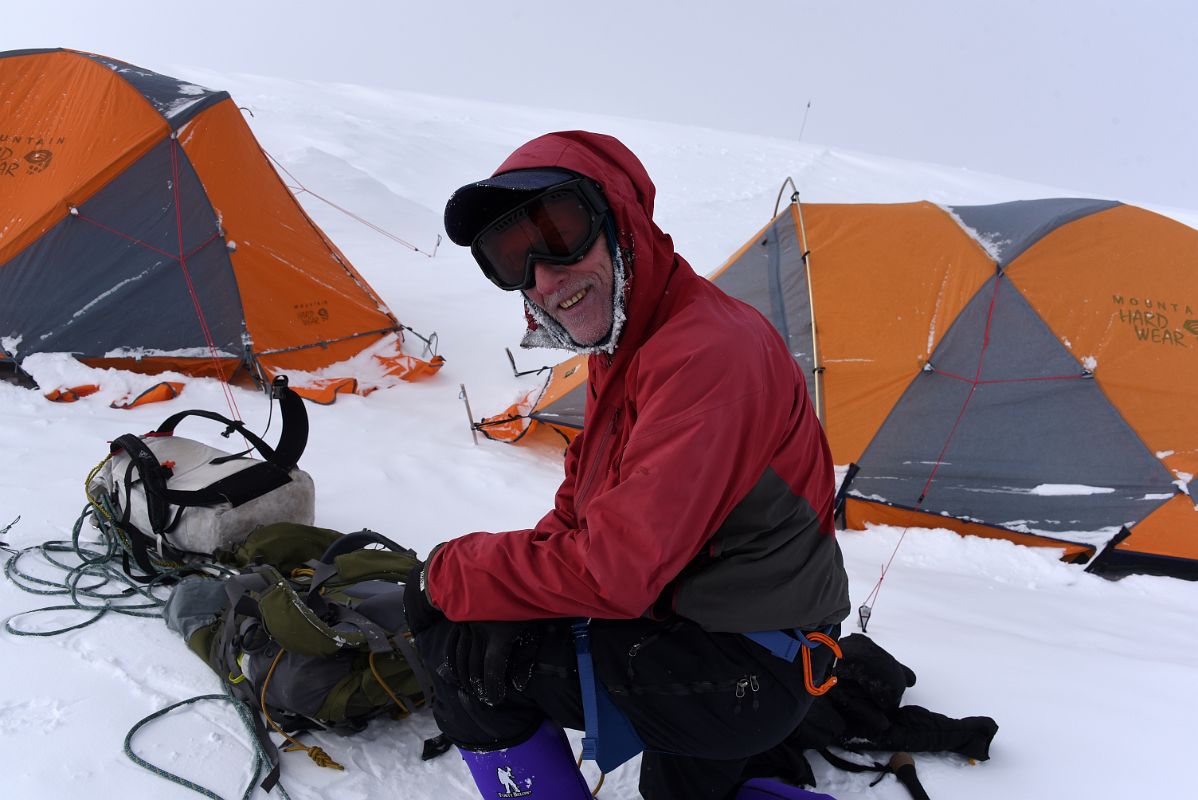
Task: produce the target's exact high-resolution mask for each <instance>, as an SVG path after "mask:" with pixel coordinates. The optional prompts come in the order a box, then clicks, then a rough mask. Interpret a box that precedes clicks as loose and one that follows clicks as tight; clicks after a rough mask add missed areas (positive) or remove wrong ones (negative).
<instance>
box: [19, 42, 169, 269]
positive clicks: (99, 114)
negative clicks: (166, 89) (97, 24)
mask: <svg viewBox="0 0 1198 800" xmlns="http://www.w3.org/2000/svg"><path fill="white" fill-rule="evenodd" d="M0 108H2V109H4V123H3V126H2V127H0V208H2V209H5V214H6V218H4V219H0V264H2V263H4V262H6V261H8V260H9V259H11V258H12V257H13V256H15V255H16V254H17V253H18V252H20V251H21V250H22V249H24V248H25V247H27V246H28V245H29V244H30V243H31V242H33V241H34V240H35V239H37V237H39V236H41V235H42V234H43V233H45V232H46V231H47V230H49V229H50V228H51V227H52V226H53V225H54V224H55V223H57V222H58V221H59V220H61V219H62V218H63V216H65V215H66V214H67V212H68V208H69V207H70V206H72V205H78V204H80V203H82V202H83V201H85V200H87V199H88V198H89V197H91V196H92V195H93V194H95V193H96V191H98V190H99V189H100V188H102V187H103V186H104V185H105V184H107V183H108V182H109V181H110V180H112V179H113V178H114V177H115V176H116V175H118V174H120V172H121V171H123V170H124V169H125V168H126V167H128V166H129V165H130V164H132V163H133V162H134V161H135V160H136V159H137V158H139V157H140V156H142V155H143V154H145V153H146V152H147V151H149V150H150V148H151V147H153V146H154V144H155V143H157V142H159V141H161V140H162V138H163V137H165V136H166V135H168V134H169V132H170V127H169V126H168V125H167V123H166V120H164V119H163V118H162V116H161V115H160V114H158V112H157V111H155V110H154V108H153V107H152V106H151V105H150V104H149V103H148V102H146V99H145V98H144V97H142V96H141V95H140V94H139V93H138V92H137V91H136V90H134V89H133V88H132V87H131V86H130V85H129V84H128V83H126V82H125V81H124V80H123V79H121V78H120V77H119V76H118V75H117V74H116V73H114V72H113V71H112V70H110V69H108V68H106V67H104V66H103V65H102V64H98V63H96V62H95V61H92V60H91V59H90V58H87V57H85V56H82V55H79V54H77V53H71V52H54V53H37V54H32V55H24V56H10V57H7V58H2V59H0Z"/></svg>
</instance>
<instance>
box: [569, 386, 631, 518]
mask: <svg viewBox="0 0 1198 800" xmlns="http://www.w3.org/2000/svg"><path fill="white" fill-rule="evenodd" d="M620 417H621V413H620V409H616V410H615V411H614V412H613V413H612V416H611V418H610V419H609V420H608V423H607V424H606V425H604V426H603V433H602V434H601V435H600V437H599V441H598V442H596V443H595V444H594V446H593V447H592V448H590V453H588V454H587V457H586V459H585V460H586V464H585V465H584V466H583V468H582V470H581V472H580V473H579V474H580V475H581V479H580V482H579V484H578V491H577V492H576V493H575V495H574V506H575V508H576V509H577V510H578V516H579V519H582V518H583V517H584V516H585V514H586V507H587V504H588V503H589V502H590V500H591V497H592V496H593V495H594V494H595V491H596V490H597V489H598V488H600V487H601V486H603V484H604V482H605V479H606V477H607V476H609V475H611V474H612V473H613V472H614V471H615V470H617V469H619V467H620V456H621V453H622V448H620V447H618V446H617V445H618V443H619V440H620Z"/></svg>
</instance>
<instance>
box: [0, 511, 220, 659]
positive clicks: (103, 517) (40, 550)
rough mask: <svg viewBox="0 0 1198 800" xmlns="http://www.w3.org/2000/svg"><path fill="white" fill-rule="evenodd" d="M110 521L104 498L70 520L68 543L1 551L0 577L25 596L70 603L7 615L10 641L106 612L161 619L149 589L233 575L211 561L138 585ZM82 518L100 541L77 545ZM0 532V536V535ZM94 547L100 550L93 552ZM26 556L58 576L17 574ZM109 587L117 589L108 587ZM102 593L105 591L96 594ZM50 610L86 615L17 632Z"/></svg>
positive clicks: (164, 567) (164, 568) (158, 600)
mask: <svg viewBox="0 0 1198 800" xmlns="http://www.w3.org/2000/svg"><path fill="white" fill-rule="evenodd" d="M115 516H116V515H115V514H114V512H113V510H112V506H111V504H110V503H109V501H108V498H107V497H106V496H105V497H102V498H101V499H100V502H99V503H89V505H88V506H86V507H85V508H84V509H83V512H82V513H81V514H80V515H79V517H78V519H76V520H75V525H74V527H73V528H72V530H71V539H70V541H62V540H53V541H48V542H43V543H41V544H38V545H33V546H31V547H26V548H24V549H22V550H13V549H11V548H7V547H6V548H5V549H6V550H7V551H8V553H9V554H10V555H9V557H8V559H7V560H6V561H5V562H4V575H5V577H6V578H8V579H9V581H11V582H12V584H13V585H14V586H16V587H17V588H18V589H21V590H22V591H25V592H28V593H30V594H37V595H44V596H61V595H66V596H67V598H68V600H69V601H70V604H69V605H53V606H46V607H44V608H35V609H31V610H29V611H22V612H19V613H17V614H13V615H12V616H10V617H8V618H7V619H6V620H5V621H4V630H6V631H8V632H9V633H11V634H13V635H14V636H57V635H59V634H62V633H66V632H68V631H74V630H78V629H80V628H85V627H87V626H88V625H92V624H94V623H96V622H98V621H99V620H100V619H102V618H103V617H104V616H106V615H107V614H108V613H110V612H111V613H113V614H124V615H126V616H131V617H146V618H161V617H162V609H163V607H164V606H165V605H166V599H165V598H163V597H161V596H159V595H158V594H155V590H157V589H162V588H163V587H164V584H165V583H166V582H167V581H172V580H175V579H177V578H179V577H182V576H183V575H184V574H187V573H192V572H197V571H206V572H209V573H213V572H215V573H218V574H233V572H234V570H231V569H229V568H228V567H226V566H224V565H221V564H216V563H212V562H203V563H194V564H188V565H175V564H169V563H168V562H163V563H162V564H161V565H156V566H158V567H159V570H160V571H159V574H158V575H155V576H153V578H152V579H150V580H148V581H146V582H144V583H142V582H139V581H136V580H134V579H133V578H132V577H130V576H129V575H128V574H126V573H125V570H124V566H123V563H122V561H123V559H124V558H126V557H128V556H129V555H130V549H131V548H130V546H129V544H128V542H127V540H126V538H125V537H124V536H123V535H122V534H121V532H120V530H119V529H118V528H117V526H116V525H114V524H112V522H111V520H112V519H115ZM17 519H18V520H19V519H20V517H18V518H17ZM88 519H91V520H92V521H93V524H94V525H95V527H96V528H97V529H98V530H99V535H100V540H99V541H97V542H84V541H82V531H83V526H84V523H85V522H86V521H87V520H88ZM16 521H17V520H13V522H12V523H10V524H9V526H8V527H7V528H5V529H4V530H5V531H7V530H8V528H11V527H12V525H14V524H16ZM2 533H3V532H0V535H2ZM97 546H99V547H100V548H102V549H97ZM60 554H69V555H71V556H73V557H74V559H75V561H76V562H77V563H73V564H71V563H67V562H66V561H64V560H62V559H60V558H59V557H58V556H59V555H60ZM29 556H37V557H40V560H41V561H42V562H44V563H45V564H46V565H49V566H51V567H53V568H55V569H56V570H58V571H59V572H60V573H61V576H60V577H59V578H58V579H57V580H48V579H46V578H39V577H37V576H35V575H31V574H29V573H28V572H25V571H23V570H22V569H21V566H20V564H21V559H22V558H26V557H29ZM85 581H86V583H85ZM112 584H115V585H116V586H117V587H123V588H110V585H112ZM104 589H107V591H102V590H104ZM53 611H83V612H87V613H89V614H90V615H91V616H89V617H88V618H87V619H86V620H84V621H83V622H79V623H76V624H74V625H67V626H65V627H61V628H55V629H53V630H46V631H29V630H23V629H21V628H19V627H18V626H17V625H16V624H15V621H16V620H17V619H18V618H21V617H27V616H29V615H31V614H41V613H45V612H53Z"/></svg>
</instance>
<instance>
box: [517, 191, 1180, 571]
mask: <svg viewBox="0 0 1198 800" xmlns="http://www.w3.org/2000/svg"><path fill="white" fill-rule="evenodd" d="M712 280H713V281H714V282H715V284H716V285H717V286H719V287H720V288H722V289H724V290H725V291H727V292H728V293H729V294H732V295H734V296H736V297H739V298H741V299H743V300H745V301H746V302H748V303H750V304H752V305H753V306H755V307H756V308H757V309H758V310H759V311H761V312H762V313H763V314H765V315H766V316H767V317H768V318H769V319H770V320H771V321H772V322H773V323H774V325H775V327H776V328H777V329H778V331H779V333H781V334H782V336H783V338H784V339H785V340H786V341H787V342H788V343H789V345H790V347H791V351H792V353H793V354H794V356H795V358H796V360H798V362H799V363H800V364H801V365H802V366H803V367H804V368H805V372H806V373H807V374H808V387H809V389H810V391H811V395H812V397H813V399H815V400H816V403H817V407H818V411H819V413H820V417H821V419H822V420H823V421H824V425H825V428H826V430H827V433H828V438H829V441H830V443H831V446H832V451H833V456H834V458H835V461H836V463H838V464H845V465H848V464H851V465H853V467H852V468H851V469H850V470H849V475H850V476H851V477H850V478H849V479H848V480H847V481H846V483H847V487H846V488H845V489H843V495H844V501H845V502H844V505H843V511H844V514H845V517H846V522H847V525H848V527H852V528H859V527H862V526H863V525H864V523H867V522H875V523H883V524H889V525H898V526H913V527H925V528H950V529H953V530H957V531H959V532H962V533H969V534H977V535H981V536H989V537H1001V538H1006V539H1011V540H1014V541H1018V542H1023V543H1027V544H1039V545H1048V546H1054V547H1060V548H1063V549H1064V550H1065V553H1066V557H1067V558H1072V559H1074V560H1079V561H1082V560H1086V559H1087V558H1089V559H1090V566H1089V569H1092V570H1094V571H1096V572H1105V573H1108V574H1112V573H1121V572H1128V571H1138V572H1155V573H1164V574H1171V575H1180V576H1188V577H1198V506H1196V499H1195V498H1196V496H1198V480H1196V479H1195V476H1196V475H1198V231H1195V230H1194V229H1192V228H1189V227H1187V226H1185V225H1182V224H1181V223H1178V222H1175V221H1173V220H1171V219H1167V218H1165V217H1163V216H1160V215H1157V214H1154V213H1152V212H1149V211H1146V210H1144V209H1141V208H1136V207H1133V206H1128V205H1123V204H1120V203H1115V202H1109V201H1101V200H1084V199H1050V200H1030V201H1019V202H1011V203H1000V204H997V205H987V206H953V207H940V206H936V205H933V204H931V203H906V204H894V205H839V204H828V205H811V204H803V205H802V206H799V205H798V204H792V205H791V206H790V207H789V208H787V209H785V210H784V211H783V212H782V213H781V214H779V215H778V216H777V217H776V218H775V219H774V220H773V221H771V222H770V224H769V225H767V226H766V227H765V228H763V229H762V230H761V231H759V232H758V233H757V235H756V236H754V237H753V238H752V239H751V240H750V241H749V242H748V243H747V244H746V245H745V246H744V247H743V248H741V250H740V251H739V252H737V253H736V254H735V255H734V256H733V257H732V258H731V259H730V260H729V261H728V262H727V263H726V264H725V265H724V266H723V267H721V268H720V269H719V270H718V271H717V272H716V273H714V275H713V276H712ZM584 380H585V369H580V370H576V371H575V372H574V373H573V374H572V375H571V376H570V377H569V378H568V379H565V378H564V377H562V376H555V378H554V379H551V381H550V384H549V386H548V387H547V388H546V390H545V392H544V397H545V398H552V399H550V400H547V401H543V402H540V403H531V404H530V406H531V407H530V408H529V410H528V411H523V410H522V409H519V408H513V409H510V410H509V413H508V414H506V415H500V416H499V417H498V418H497V419H503V418H504V417H505V416H506V417H520V416H524V417H527V418H529V419H531V420H533V421H535V423H536V424H549V425H554V426H559V427H560V428H561V429H562V430H563V432H571V433H572V432H576V431H577V430H578V429H580V428H581V424H582V417H581V413H580V409H581V407H582V390H581V384H582V382H583V381H584Z"/></svg>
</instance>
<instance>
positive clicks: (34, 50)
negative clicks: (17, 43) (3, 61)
mask: <svg viewBox="0 0 1198 800" xmlns="http://www.w3.org/2000/svg"><path fill="white" fill-rule="evenodd" d="M61 52H63V48H61V47H34V48H30V49H28V50H5V51H4V52H3V53H0V58H9V57H11V56H36V55H41V54H42V53H61Z"/></svg>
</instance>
